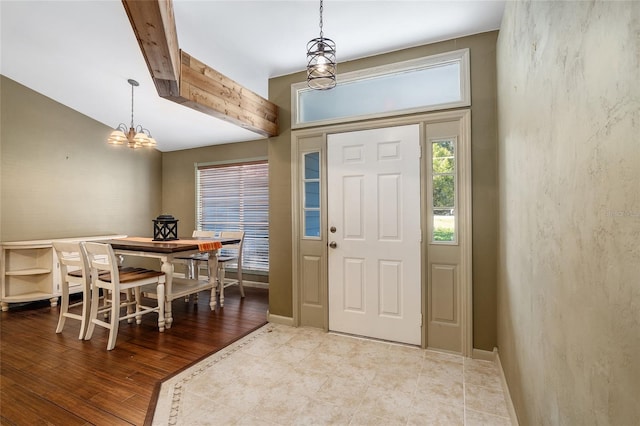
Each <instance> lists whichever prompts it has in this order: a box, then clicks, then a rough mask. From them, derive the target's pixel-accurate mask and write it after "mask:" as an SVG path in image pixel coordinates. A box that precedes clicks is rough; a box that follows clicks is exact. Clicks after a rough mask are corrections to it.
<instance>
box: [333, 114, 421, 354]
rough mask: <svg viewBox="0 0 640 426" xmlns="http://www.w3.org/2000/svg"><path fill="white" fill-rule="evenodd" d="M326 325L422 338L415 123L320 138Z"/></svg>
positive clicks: (407, 339)
mask: <svg viewBox="0 0 640 426" xmlns="http://www.w3.org/2000/svg"><path fill="white" fill-rule="evenodd" d="M327 187H328V200H327V204H328V220H327V221H328V227H329V228H331V227H335V228H336V231H335V232H331V231H330V232H329V233H328V239H329V241H330V242H335V243H336V246H335V248H329V256H328V264H329V329H330V330H335V331H340V332H345V333H351V334H357V335H363V336H369V337H374V338H379V339H385V340H392V341H398V342H404V343H411V344H420V343H421V285H420V277H421V272H420V256H421V254H420V236H421V230H420V134H419V126H418V125H410V126H401V127H391V128H385V129H374V130H365V131H357V132H349V133H339V134H330V135H328V137H327Z"/></svg>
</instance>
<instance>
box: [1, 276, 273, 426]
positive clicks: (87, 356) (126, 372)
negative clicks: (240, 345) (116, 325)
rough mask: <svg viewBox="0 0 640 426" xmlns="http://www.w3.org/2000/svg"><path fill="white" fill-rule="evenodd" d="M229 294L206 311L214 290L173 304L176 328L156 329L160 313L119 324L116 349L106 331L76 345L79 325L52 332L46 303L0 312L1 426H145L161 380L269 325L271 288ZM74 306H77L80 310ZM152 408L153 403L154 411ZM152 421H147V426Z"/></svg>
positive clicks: (52, 315) (53, 318)
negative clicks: (195, 300) (110, 347)
mask: <svg viewBox="0 0 640 426" xmlns="http://www.w3.org/2000/svg"><path fill="white" fill-rule="evenodd" d="M245 292H246V297H245V298H244V299H240V295H239V291H238V289H237V287H235V286H234V287H230V288H228V289H226V290H225V307H224V308H223V309H220V308H218V309H217V310H216V311H215V312H212V311H210V310H209V293H208V292H203V293H201V294H200V298H199V300H198V303H197V305H196V304H194V303H193V302H191V303H184V302H183V301H181V300H174V301H173V316H174V323H173V326H172V328H171V329H169V330H167V331H165V332H164V333H160V332H158V329H157V325H156V321H157V316H156V315H155V314H149V315H145V316H144V317H143V323H142V324H140V325H135V323H134V324H128V323H127V322H126V321H123V322H121V323H120V330H119V332H118V340H117V344H116V347H115V349H114V350H112V351H107V350H106V345H107V336H108V330H106V329H104V328H101V327H96V330H95V331H94V334H93V337H92V339H91V340H90V341H81V340H78V333H79V330H80V329H79V326H80V322H79V321H74V320H69V319H67V322H66V325H65V329H64V331H63V332H62V333H61V334H56V333H55V328H56V324H57V321H58V312H59V311H58V308H57V307H56V308H51V307H50V306H49V303H48V301H45V302H34V303H31V304H27V305H25V306H15V307H13V306H12V307H11V309H10V310H9V312H2V313H1V315H0V318H1V320H0V326H1V328H0V331H1V334H0V421H1V423H2V424H3V425H36V424H53V425H87V424H94V425H142V424H144V423H145V417H146V416H147V412H148V411H149V412H150V413H152V412H153V408H154V407H155V400H154V401H152V399H153V396H154V387H155V386H156V385H157V384H158V383H159V381H161V380H163V379H165V378H167V377H168V376H171V375H172V374H174V373H176V372H178V371H180V370H182V369H183V368H185V367H187V366H188V365H190V364H191V363H193V362H195V361H197V360H199V359H200V358H202V357H204V356H206V355H208V354H210V353H212V352H214V351H216V350H218V349H220V348H222V347H224V346H226V345H227V344H229V343H231V342H232V341H234V340H236V339H237V338H239V337H241V336H243V335H245V334H246V333H248V332H250V331H251V330H253V329H255V328H256V327H259V326H260V325H262V324H264V323H265V322H266V312H267V308H268V291H267V290H264V289H255V288H245ZM75 309H77V308H75ZM150 403H153V404H152V406H151V407H150ZM149 420H150V418H149V419H147V421H149Z"/></svg>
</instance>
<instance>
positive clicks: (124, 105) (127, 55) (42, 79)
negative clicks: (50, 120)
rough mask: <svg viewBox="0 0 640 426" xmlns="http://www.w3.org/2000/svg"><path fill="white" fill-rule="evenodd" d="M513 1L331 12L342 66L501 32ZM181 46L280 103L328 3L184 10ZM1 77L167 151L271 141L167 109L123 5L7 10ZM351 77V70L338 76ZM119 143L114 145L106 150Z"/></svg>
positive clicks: (328, 19) (3, 2)
mask: <svg viewBox="0 0 640 426" xmlns="http://www.w3.org/2000/svg"><path fill="white" fill-rule="evenodd" d="M504 3H505V1H504V0H501V1H490V0H475V1H457V0H443V1H432V0H426V1H417V0H414V1H398V0H396V1H380V0H368V1H363V0H360V1H353V0H326V1H325V2H324V35H325V37H329V38H331V39H333V40H334V41H335V42H336V45H337V56H338V61H339V62H342V61H346V60H352V59H356V58H361V57H365V56H371V55H374V54H378V53H383V52H389V51H393V50H398V49H401V48H404V47H409V46H418V45H422V44H427V43H432V42H435V41H441V40H447V39H451V38H454V37H460V36H465V35H470V34H475V33H480V32H485V31H490V30H495V29H498V28H499V26H500V21H501V19H502V12H503V8H504ZM174 10H175V17H176V26H177V31H178V42H179V45H180V47H181V48H182V49H183V50H185V51H186V52H187V53H189V54H190V55H192V56H193V57H195V58H197V59H198V60H201V61H202V62H204V63H206V64H208V65H209V66H211V67H212V68H215V69H217V70H218V71H220V72H221V73H223V74H225V75H226V76H227V77H230V78H232V79H234V80H236V81H237V82H238V83H240V84H242V85H243V86H245V87H247V88H249V89H251V90H253V91H254V92H257V93H258V94H260V95H261V96H263V97H265V98H266V97H268V79H269V78H270V77H275V76H279V75H284V74H289V73H292V72H297V71H302V70H304V67H305V64H306V50H305V49H306V44H307V41H309V40H310V39H312V38H314V37H317V36H318V34H319V26H318V25H319V1H315V0H314V1H308V0H295V1H294V0H290V1H273V0H257V1H238V0H237V1H212V0H210V1H205V0H200V1H196V0H174ZM0 43H1V45H0V47H1V56H0V72H1V73H2V74H3V75H5V76H7V77H9V78H11V79H13V80H15V81H17V82H19V83H21V84H24V85H25V86H27V87H30V88H31V89H33V90H35V91H37V92H39V93H42V94H44V95H46V96H48V97H50V98H52V99H54V100H56V101H58V102H60V103H62V104H65V105H67V106H69V107H71V108H73V109H75V110H77V111H79V112H81V113H83V114H85V115H87V116H89V117H92V118H93V119H95V120H97V121H100V122H102V123H104V124H106V125H108V126H109V127H116V126H117V125H118V124H119V123H121V122H124V123H126V124H127V125H128V124H129V121H130V112H131V111H130V102H131V99H130V96H131V92H130V91H131V86H129V84H128V83H127V79H129V78H133V79H135V80H137V81H138V82H140V86H139V87H138V88H136V90H135V110H134V118H135V124H136V125H137V124H142V125H143V126H144V127H147V128H148V129H149V130H151V132H152V134H153V136H154V137H155V138H156V140H157V141H158V149H159V150H160V151H174V150H179V149H186V148H194V147H198V146H206V145H215V144H222V143H230V142H239V141H247V140H254V139H260V138H261V136H259V135H257V134H255V133H252V132H250V131H247V130H244V129H241V128H239V127H236V126H234V125H231V124H228V123H226V122H224V121H222V120H218V119H215V118H213V117H210V116H208V115H205V114H202V113H200V112H197V111H194V110H192V109H190V108H186V107H184V106H180V105H178V104H176V103H173V102H171V101H168V100H165V99H162V98H160V97H159V96H158V94H157V92H156V91H155V86H154V85H153V81H152V80H151V77H150V75H149V72H148V70H147V66H146V64H145V61H144V58H143V56H142V53H141V51H140V48H139V46H138V44H137V41H136V39H135V36H134V34H133V30H132V29H131V25H130V24H129V20H128V18H127V15H126V13H125V11H124V7H123V6H122V3H121V2H120V1H118V0H103V1H90V0H85V1H51V0H49V1H24V0H23V1H8V0H0ZM338 70H339V67H338ZM107 135H108V132H106V133H105V138H106V136H107Z"/></svg>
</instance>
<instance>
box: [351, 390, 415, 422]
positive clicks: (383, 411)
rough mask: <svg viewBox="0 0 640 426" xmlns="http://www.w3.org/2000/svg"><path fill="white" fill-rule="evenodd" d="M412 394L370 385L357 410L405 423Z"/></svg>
mask: <svg viewBox="0 0 640 426" xmlns="http://www.w3.org/2000/svg"><path fill="white" fill-rule="evenodd" d="M412 396H413V395H412V394H411V393H404V392H399V391H396V392H388V391H386V390H384V389H378V388H375V387H370V388H368V389H367V391H366V393H365V395H364V398H363V399H362V402H361V403H360V405H359V406H358V412H363V411H364V412H367V413H369V414H371V415H372V416H375V417H383V418H387V419H391V420H393V421H394V422H403V423H406V422H407V419H408V417H409V408H410V407H411V403H412Z"/></svg>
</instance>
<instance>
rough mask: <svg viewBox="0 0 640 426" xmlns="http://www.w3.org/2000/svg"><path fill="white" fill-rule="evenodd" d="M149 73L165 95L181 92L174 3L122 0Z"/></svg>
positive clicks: (160, 91)
mask: <svg viewBox="0 0 640 426" xmlns="http://www.w3.org/2000/svg"><path fill="white" fill-rule="evenodd" d="M122 4H123V6H124V9H125V10H126V12H127V16H129V22H130V23H131V27H132V28H133V32H134V33H135V35H136V39H138V44H139V45H140V50H142V54H143V56H144V59H145V61H146V62H147V67H148V68H149V73H151V78H152V79H153V82H154V83H155V85H156V90H157V91H158V94H159V95H160V96H161V97H163V98H169V99H171V98H172V97H175V96H179V93H180V88H179V87H178V84H179V81H180V48H179V46H178V33H177V31H176V22H175V17H174V16H173V3H172V2H171V1H157V0H152V1H149V0H144V1H140V0H122Z"/></svg>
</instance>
